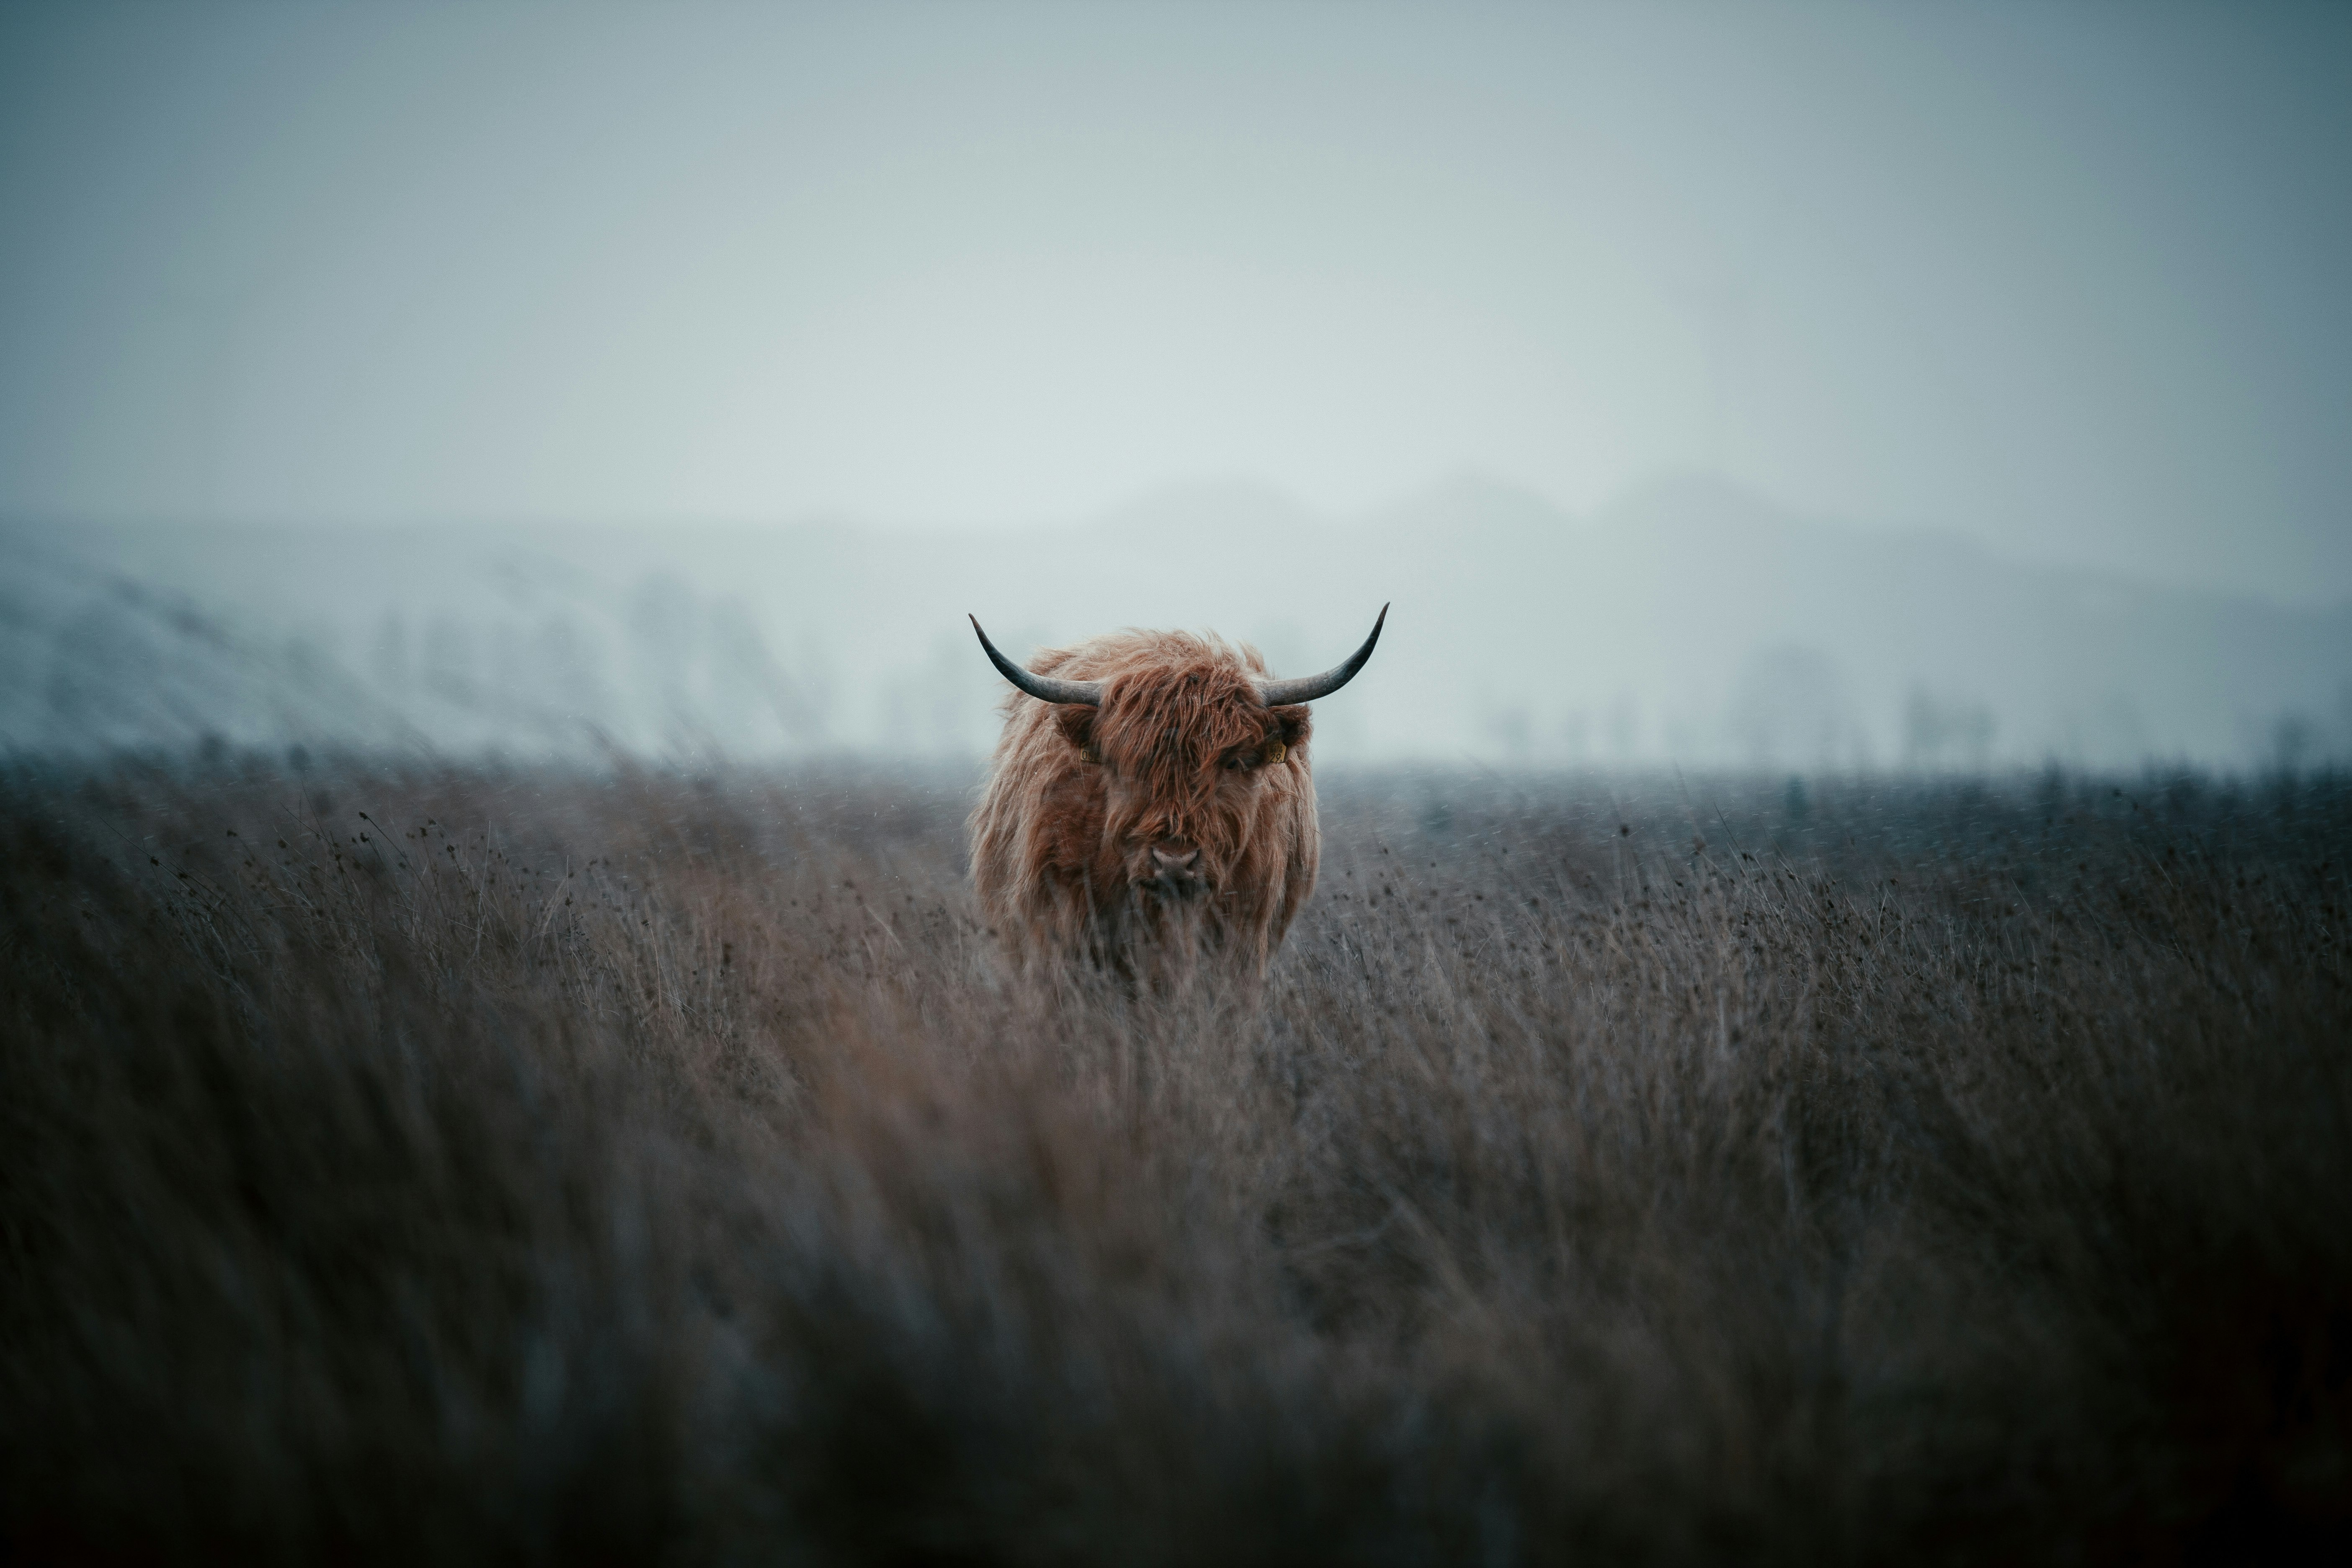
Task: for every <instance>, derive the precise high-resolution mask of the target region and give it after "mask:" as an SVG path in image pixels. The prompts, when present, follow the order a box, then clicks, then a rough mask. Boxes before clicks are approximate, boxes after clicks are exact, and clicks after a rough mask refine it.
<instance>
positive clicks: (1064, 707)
mask: <svg viewBox="0 0 2352 1568" xmlns="http://www.w3.org/2000/svg"><path fill="white" fill-rule="evenodd" d="M1054 722H1055V725H1056V726H1057V727H1059V729H1060V730H1061V731H1062V738H1063V739H1065V740H1066V741H1068V742H1070V744H1071V745H1073V746H1076V748H1077V749H1078V750H1079V751H1081V752H1085V753H1086V754H1087V761H1088V762H1090V763H1098V762H1100V761H1102V757H1101V754H1100V753H1098V752H1096V750H1095V710H1094V709H1092V708H1089V707H1087V705H1086V704H1085V703H1083V702H1064V703H1060V704H1058V705H1056V706H1055V709H1054Z"/></svg>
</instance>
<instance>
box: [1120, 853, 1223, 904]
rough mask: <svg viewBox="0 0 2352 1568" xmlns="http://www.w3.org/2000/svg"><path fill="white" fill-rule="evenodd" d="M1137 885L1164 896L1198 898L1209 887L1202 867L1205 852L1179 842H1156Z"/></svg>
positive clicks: (1167, 897)
mask: <svg viewBox="0 0 2352 1568" xmlns="http://www.w3.org/2000/svg"><path fill="white" fill-rule="evenodd" d="M1137 886H1139V887H1140V888H1142V889H1145V890H1146V891H1148V892H1151V893H1156V894H1158V895H1159V896H1160V897H1161V898H1163V899H1195V898H1198V897H1200V896H1201V895H1202V893H1205V892H1207V891H1208V890H1209V879H1208V878H1207V877H1206V876H1205V875H1204V874H1202V869H1201V851H1200V850H1199V849H1198V848H1190V847H1185V846H1182V845H1177V844H1159V845H1154V846H1153V847H1152V849H1151V860H1150V866H1149V868H1145V874H1144V875H1143V876H1141V877H1139V878H1138V879H1137Z"/></svg>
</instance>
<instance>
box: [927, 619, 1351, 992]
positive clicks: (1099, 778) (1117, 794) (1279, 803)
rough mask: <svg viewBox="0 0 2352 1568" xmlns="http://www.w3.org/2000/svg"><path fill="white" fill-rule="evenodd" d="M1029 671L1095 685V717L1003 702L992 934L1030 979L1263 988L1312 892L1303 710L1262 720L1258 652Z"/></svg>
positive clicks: (1155, 646) (1198, 651)
mask: <svg viewBox="0 0 2352 1568" xmlns="http://www.w3.org/2000/svg"><path fill="white" fill-rule="evenodd" d="M1377 635H1378V634H1377V632H1376V633H1375V636H1377ZM982 640H983V642H985V638H984V637H983V639H982ZM1366 647H1367V652H1369V649H1370V645H1369V644H1367V645H1366ZM990 652H991V654H992V657H995V656H994V650H993V649H991V650H990ZM1000 668H1002V665H1001V664H1000ZM1031 668H1032V669H1033V670H1034V672H1035V673H1036V674H1037V675H1042V676H1046V677H1050V678H1053V679H1056V680H1062V681H1072V682H1092V683H1097V684H1096V686H1095V689H1096V690H1097V693H1098V702H1097V705H1094V706H1087V705H1083V704H1073V703H1070V702H1066V701H1063V702H1050V701H1041V700H1038V698H1036V697H1034V696H1027V695H1024V694H1023V693H1021V692H1015V693H1013V695H1012V696H1010V697H1009V698H1007V700H1006V702H1005V710H1004V712H1005V719H1004V734H1003V739H1002V740H1001V741H1000V742H998V744H997V748H996V757H995V763H994V767H993V770H992V773H991V774H990V777H989V780H988V784H987V787H986V789H985V791H984V793H983V794H982V796H981V801H980V805H978V807H977V808H976V809H974V811H973V812H972V816H971V864H972V880H973V883H974V884H975V886H976V888H977V889H978V891H979V894H980V901H981V905H982V911H983V913H984V914H985V916H986V918H987V920H988V922H989V924H990V925H991V926H992V927H993V928H994V929H995V930H996V931H998V932H999V934H1000V935H1002V936H1003V937H1004V938H1005V939H1006V940H1007V942H1009V943H1010V944H1011V945H1012V947H1013V950H1014V951H1015V952H1017V953H1019V954H1020V955H1021V957H1022V958H1023V959H1024V961H1026V962H1028V963H1033V964H1034V963H1046V964H1057V963H1067V962H1068V961H1070V960H1073V959H1076V960H1080V961H1088V962H1091V963H1094V964H1097V965H1101V966H1104V967H1107V968H1109V969H1112V970H1115V971H1116V972H1118V973H1121V974H1124V975H1127V976H1129V977H1132V978H1137V979H1156V978H1161V977H1171V976H1181V975H1182V974H1184V973H1190V972H1193V971H1195V970H1196V969H1199V968H1202V967H1204V966H1205V967H1207V968H1209V969H1211V970H1213V972H1216V973H1223V974H1225V975H1228V976H1231V977H1233V978H1237V979H1241V980H1243V981H1245V982H1254V981H1255V980H1256V979H1257V978H1258V977H1259V976H1261V975H1262V974H1263V973H1265V965H1266V962H1267V960H1268V959H1270V958H1271V957H1272V956H1273V954H1274V951H1275V949H1276V947H1278V946H1279V945H1280V944H1281V942H1282V938H1283V933H1284V932H1285V931H1287V930H1288V929H1289V926H1290V922H1291V921H1292V919H1293V918H1294V917H1295V916H1296V915H1297V913H1298V910H1299V906H1300V905H1302V904H1303V903H1305V902H1306V900H1307V895H1308V894H1309V893H1311V892H1312V891H1313V890H1314V888H1315V868H1316V861H1317V858H1318V850H1319V842H1318V835H1317V830H1316V823H1315V782H1314V779H1313V778H1312V776H1311V775H1310V774H1309V773H1308V769H1307V734H1308V727H1309V721H1308V718H1307V709H1306V708H1305V707H1304V706H1301V705H1297V704H1285V705H1277V706H1273V707H1269V706H1266V705H1265V702H1264V701H1263V700H1262V696H1263V694H1264V692H1265V690H1266V689H1267V687H1266V680H1267V677H1266V669H1265V660H1263V659H1262V658H1259V657H1258V654H1257V652H1256V650H1255V649H1254V648H1251V647H1246V646H1244V647H1238V648H1237V647H1232V646H1230V645H1228V644H1226V643H1224V642H1223V641H1222V640H1220V639H1217V638H1214V637H1193V636H1190V635H1187V634H1185V633H1181V632H1138V631H1127V632H1118V633H1114V634H1111V635H1109V636H1106V637H1094V638H1091V639H1089V640H1088V641H1087V642H1083V643H1080V644H1078V645H1077V646H1076V647H1069V648H1061V649H1055V650H1051V651H1049V652H1046V653H1045V654H1042V655H1040V656H1039V657H1038V658H1037V659H1036V660H1035V661H1034V664H1033V665H1032V666H1031ZM1350 673H1352V671H1350Z"/></svg>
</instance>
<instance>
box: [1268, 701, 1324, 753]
mask: <svg viewBox="0 0 2352 1568" xmlns="http://www.w3.org/2000/svg"><path fill="white" fill-rule="evenodd" d="M1267 717H1269V718H1271V719H1272V720H1273V721H1274V729H1273V731H1271V732H1270V733H1268V734H1267V736H1266V739H1267V740H1269V741H1278V742H1281V743H1282V745H1283V746H1284V748H1285V749H1286V750H1287V749H1291V748H1296V747H1298V746H1303V745H1305V744H1307V736H1308V735H1310V734H1311V733H1313V732H1314V730H1315V721H1314V720H1313V719H1312V718H1310V717H1309V716H1308V714H1307V708H1306V705H1305V704H1303V703H1300V704H1297V705H1294V706H1292V707H1288V708H1274V709H1269V710H1267Z"/></svg>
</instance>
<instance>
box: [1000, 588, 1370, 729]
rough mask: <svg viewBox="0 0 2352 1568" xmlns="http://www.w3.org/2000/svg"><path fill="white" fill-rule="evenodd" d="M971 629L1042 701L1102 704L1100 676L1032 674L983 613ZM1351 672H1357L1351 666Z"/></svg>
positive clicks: (1008, 674)
mask: <svg viewBox="0 0 2352 1568" xmlns="http://www.w3.org/2000/svg"><path fill="white" fill-rule="evenodd" d="M967 618H968V619H970V620H971V629H972V630H973V631H976V632H980V646H981V647H983V648H985V649H987V650H988V662H989V663H991V664H992V665H994V666H996V669H997V673H998V674H1000V675H1002V676H1003V677H1004V679H1007V680H1009V681H1011V682H1013V685H1015V686H1017V687H1019V688H1020V689H1022V690H1024V691H1025V692H1027V693H1028V694H1029V695H1030V696H1032V697H1034V698H1035V699H1037V700H1038V701H1040V702H1083V703H1084V704H1086V705H1087V707H1089V708H1099V707H1101V706H1102V694H1103V689H1102V682H1101V681H1099V680H1056V679H1054V678H1053V677H1052V676H1050V675H1032V674H1031V673H1030V672H1029V671H1027V670H1025V669H1024V668H1021V667H1020V666H1019V665H1017V664H1015V663H1013V661H1012V660H1011V659H1009V658H1005V657H1004V656H1003V654H1001V653H999V652H997V651H996V645H995V644H994V643H992V642H991V641H989V640H988V634H987V633H986V632H981V631H980V617H979V616H973V615H970V614H969V612H967ZM1353 673H1355V672H1354V671H1352V670H1350V671H1349V674H1351V675H1352V674H1353Z"/></svg>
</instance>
